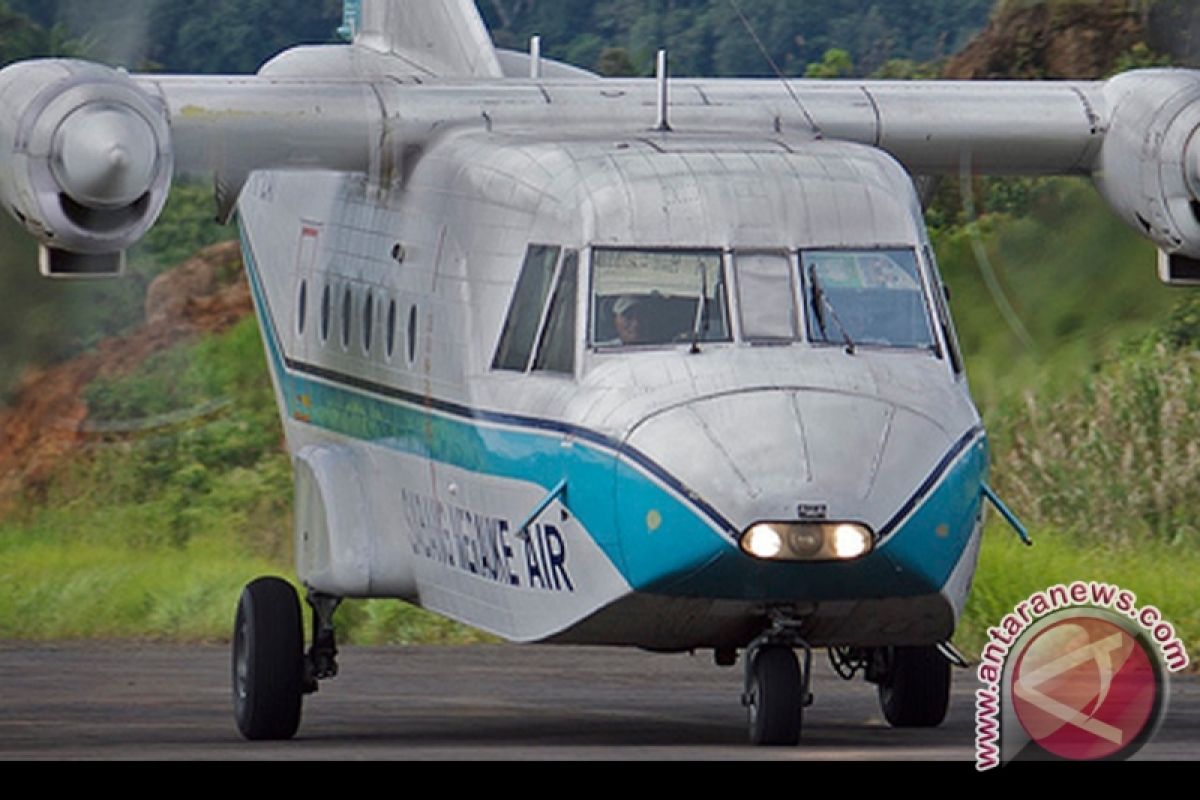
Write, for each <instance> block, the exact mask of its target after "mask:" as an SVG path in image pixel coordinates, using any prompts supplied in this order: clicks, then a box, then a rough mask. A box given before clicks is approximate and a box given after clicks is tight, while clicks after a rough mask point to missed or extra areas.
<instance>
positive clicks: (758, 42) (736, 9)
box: [729, 0, 821, 136]
mask: <svg viewBox="0 0 1200 800" xmlns="http://www.w3.org/2000/svg"><path fill="white" fill-rule="evenodd" d="M729 5H730V7H731V8H732V9H733V13H735V14H737V16H738V19H740V20H741V21H742V27H743V28H745V29H746V33H748V34H750V38H751V39H753V40H754V45H755V46H756V47H757V48H758V52H760V53H762V56H763V58H765V59H766V60H767V63H768V64H770V65H771V69H772V70H773V71H774V72H775V77H777V78H779V80H780V81H782V82H783V88H785V89H787V93H788V94H789V95H791V97H792V100H793V101H794V102H795V103H796V106H797V107H798V108H799V109H800V113H801V114H803V115H804V119H805V120H806V121H807V122H808V125H809V127H810V128H812V129H813V131H815V132H816V134H817V136H820V135H821V127H820V126H819V125H817V121H816V120H815V119H813V116H812V114H810V113H808V109H807V108H805V107H804V103H803V102H802V101H801V100H800V95H798V94H796V90H795V89H793V88H792V84H791V83H789V82H788V79H787V77H786V76H785V75H784V74H783V70H781V69H780V68H779V65H778V64H776V63H775V59H773V58H771V54H770V52H768V51H767V47H766V45H764V44H763V41H762V39H760V38H758V34H757V33H755V32H754V26H753V25H751V24H750V20H748V19H746V15H745V14H743V13H742V9H741V6H739V5H738V4H737V0H729Z"/></svg>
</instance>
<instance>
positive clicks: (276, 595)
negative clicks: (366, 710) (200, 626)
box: [233, 578, 341, 740]
mask: <svg viewBox="0 0 1200 800" xmlns="http://www.w3.org/2000/svg"><path fill="white" fill-rule="evenodd" d="M340 602H341V600H340V599H339V598H334V597H329V596H327V595H319V594H316V593H313V592H310V593H309V595H308V603H309V605H310V606H311V607H312V615H313V644H312V647H310V648H309V650H308V652H307V653H306V652H305V651H304V626H303V623H302V621H301V616H300V614H301V611H300V601H299V599H298V598H297V596H296V590H295V589H293V588H292V585H291V584H290V583H288V582H287V581H285V580H283V579H281V578H259V579H258V580H256V581H253V582H252V583H250V584H248V585H247V586H246V588H245V589H243V590H242V597H241V600H239V602H238V609H237V618H236V621H235V622H234V627H233V709H234V717H235V718H236V720H237V726H238V730H239V731H240V732H241V734H242V736H244V737H245V738H247V739H250V740H277V739H290V738H292V737H293V736H295V735H296V730H297V729H298V728H299V727H300V712H301V706H302V704H303V698H304V695H306V694H311V693H313V692H315V691H317V685H318V681H320V680H324V679H326V678H332V677H334V676H335V675H337V660H336V656H337V645H336V643H335V640H334V634H333V613H334V611H336V610H337V607H338V605H339V604H340Z"/></svg>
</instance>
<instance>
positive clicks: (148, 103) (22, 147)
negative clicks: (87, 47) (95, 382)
mask: <svg viewBox="0 0 1200 800" xmlns="http://www.w3.org/2000/svg"><path fill="white" fill-rule="evenodd" d="M172 172H173V157H172V150H171V134H170V126H169V122H168V116H167V112H166V109H165V108H164V107H163V105H162V103H161V102H160V101H159V100H158V99H157V98H155V97H153V96H151V95H149V94H147V93H146V92H145V91H144V90H142V89H141V88H139V87H138V86H137V85H136V84H135V83H134V82H133V81H132V80H131V79H130V78H129V76H128V75H126V74H125V73H124V72H121V71H118V70H114V69H110V68H107V67H102V66H98V65H95V64H88V63H84V62H80V61H68V60H52V61H32V62H25V63H21V64H14V65H12V66H10V67H7V68H5V69H4V70H2V71H0V200H2V201H3V203H4V205H5V207H6V209H7V210H8V211H9V212H10V213H11V214H12V215H13V216H14V217H15V218H16V219H17V220H18V221H19V222H21V224H22V225H24V226H25V228H26V229H27V230H29V232H30V233H31V234H33V236H34V237H35V238H36V239H37V240H38V241H39V242H40V243H41V244H42V246H43V251H42V256H41V264H42V271H43V273H45V274H47V275H51V276H56V277H63V276H78V275H94V274H107V273H111V272H113V271H119V265H120V264H121V262H122V261H123V254H124V251H125V250H127V249H128V248H129V247H131V246H132V245H133V244H135V243H136V242H137V241H138V240H140V239H141V238H142V237H143V236H144V235H145V234H146V231H148V230H149V229H150V227H151V226H152V225H153V224H154V222H155V221H156V220H157V219H158V215H159V214H160V213H161V212H162V208H163V205H164V203H165V202H166V199H167V195H168V193H169V191H170V186H171V176H172ZM114 268H117V269H114Z"/></svg>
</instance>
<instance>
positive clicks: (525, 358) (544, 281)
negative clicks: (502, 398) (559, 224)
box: [492, 245, 560, 372]
mask: <svg viewBox="0 0 1200 800" xmlns="http://www.w3.org/2000/svg"><path fill="white" fill-rule="evenodd" d="M559 252H560V248H558V247H546V246H542V245H533V246H531V247H530V248H529V250H528V252H527V253H526V255H525V264H524V266H522V267H521V276H520V278H518V280H517V288H516V292H514V294H513V299H512V304H511V305H510V306H509V309H508V318H507V319H506V320H505V322H504V332H503V333H502V334H501V335H500V344H499V345H498V346H497V347H496V357H495V359H494V360H493V361H492V369H507V370H516V371H517V372H524V371H525V370H526V369H527V368H528V366H529V357H530V356H531V355H532V354H533V346H534V343H535V339H536V338H537V335H538V331H539V329H540V328H541V324H542V311H543V309H545V307H546V297H547V295H549V294H550V283H551V281H552V280H553V279H554V268H555V266H556V265H557V264H558V254H559Z"/></svg>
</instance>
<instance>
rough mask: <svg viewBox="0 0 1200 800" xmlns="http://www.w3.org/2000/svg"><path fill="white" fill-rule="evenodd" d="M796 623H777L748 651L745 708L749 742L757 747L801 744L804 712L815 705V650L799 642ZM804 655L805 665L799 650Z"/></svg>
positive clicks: (801, 640)
mask: <svg viewBox="0 0 1200 800" xmlns="http://www.w3.org/2000/svg"><path fill="white" fill-rule="evenodd" d="M797 625H798V624H797V623H795V622H791V621H787V620H782V619H780V620H776V621H775V623H774V625H773V626H772V628H771V630H769V631H767V632H766V633H764V634H763V635H762V636H760V637H758V638H757V639H755V640H754V641H753V642H751V644H750V646H749V647H748V648H747V649H746V661H745V663H746V690H745V693H744V694H743V695H742V705H744V706H745V707H746V711H747V714H748V719H749V727H750V741H751V742H752V743H753V744H756V745H783V746H786V745H795V744H799V742H800V730H801V727H802V724H803V717H804V709H805V707H807V706H809V705H811V704H812V693H811V692H810V691H809V689H810V686H811V677H812V648H811V647H809V645H808V643H807V642H806V641H804V640H803V639H801V638H800V636H799V634H798V633H797V631H796V628H797ZM797 649H801V650H803V651H804V659H803V662H800V661H799V660H797V658H796V652H795V651H796V650H797Z"/></svg>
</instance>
